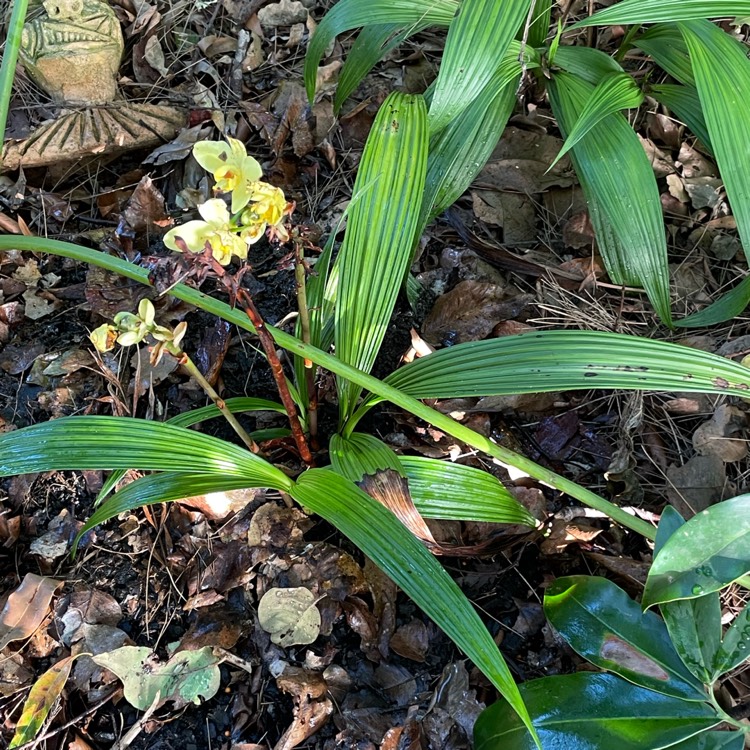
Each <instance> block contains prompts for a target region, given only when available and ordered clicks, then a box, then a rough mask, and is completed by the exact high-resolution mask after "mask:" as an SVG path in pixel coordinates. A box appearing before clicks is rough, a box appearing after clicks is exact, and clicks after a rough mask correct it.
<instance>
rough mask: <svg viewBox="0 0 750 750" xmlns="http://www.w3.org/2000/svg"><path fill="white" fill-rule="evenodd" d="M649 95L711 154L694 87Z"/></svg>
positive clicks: (660, 88) (658, 89) (670, 87)
mask: <svg viewBox="0 0 750 750" xmlns="http://www.w3.org/2000/svg"><path fill="white" fill-rule="evenodd" d="M649 94H651V96H653V97H654V99H656V100H657V101H659V102H660V103H661V104H663V105H664V106H665V107H668V108H669V109H670V110H672V113H673V114H674V115H676V116H677V118H678V119H680V120H682V122H684V123H685V125H687V126H688V128H689V129H690V131H691V132H692V133H693V134H694V135H696V136H698V140H699V141H700V142H701V143H702V144H703V146H704V148H706V149H707V150H708V151H709V152H710V153H713V148H712V146H711V136H710V135H709V134H708V128H707V127H706V118H705V117H703V110H702V109H701V100H700V98H699V97H698V89H696V88H695V86H682V85H680V84H671V83H662V84H656V85H654V86H650V87H649ZM675 325H677V324H675Z"/></svg>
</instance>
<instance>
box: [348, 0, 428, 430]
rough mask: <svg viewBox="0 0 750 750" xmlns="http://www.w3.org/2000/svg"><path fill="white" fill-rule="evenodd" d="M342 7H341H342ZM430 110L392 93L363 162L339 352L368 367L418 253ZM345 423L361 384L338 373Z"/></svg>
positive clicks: (350, 220)
mask: <svg viewBox="0 0 750 750" xmlns="http://www.w3.org/2000/svg"><path fill="white" fill-rule="evenodd" d="M337 7H338V6H337ZM427 144H428V141H427V111H426V107H425V103H424V100H423V99H422V97H421V96H411V95H408V94H398V93H394V94H391V95H390V96H389V97H388V98H387V99H386V100H385V101H384V102H383V104H382V105H381V107H380V110H379V111H378V115H377V117H376V118H375V122H374V123H373V126H372V129H371V131H370V134H369V136H368V138H367V143H366V145H365V150H364V152H363V154H362V160H361V161H360V164H359V170H358V172H357V179H356V181H355V183H354V193H355V194H360V193H363V195H361V196H360V197H359V198H358V200H357V203H356V205H355V206H354V208H352V209H350V211H349V218H348V222H347V227H346V234H345V236H344V242H343V243H342V245H341V249H340V251H339V256H338V258H339V259H338V270H339V279H338V286H337V290H336V309H335V332H336V333H335V341H336V356H337V358H338V359H340V360H341V361H342V362H345V363H347V364H350V365H353V366H354V367H356V368H358V369H360V370H364V371H365V372H369V371H370V369H371V368H372V366H373V364H374V362H375V358H376V357H377V354H378V351H379V350H380V344H381V343H382V341H383V337H384V336H385V332H386V330H387V329H388V324H389V322H390V319H391V313H392V311H393V306H394V305H395V302H396V297H397V296H398V292H399V289H400V288H401V284H402V283H403V280H404V277H405V275H406V272H407V270H408V268H409V265H410V263H411V258H412V249H413V247H414V242H415V237H416V231H417V226H418V222H419V214H420V207H421V201H422V192H423V190H424V181H425V172H426V168H427ZM337 385H338V393H339V410H340V413H341V420H342V424H343V423H345V422H346V420H347V418H348V417H349V416H350V415H351V413H352V412H353V411H354V409H355V407H356V403H357V400H358V398H359V394H360V393H361V390H362V389H361V388H360V387H359V386H357V385H356V384H355V383H352V382H351V380H344V379H342V378H339V379H338V380H337Z"/></svg>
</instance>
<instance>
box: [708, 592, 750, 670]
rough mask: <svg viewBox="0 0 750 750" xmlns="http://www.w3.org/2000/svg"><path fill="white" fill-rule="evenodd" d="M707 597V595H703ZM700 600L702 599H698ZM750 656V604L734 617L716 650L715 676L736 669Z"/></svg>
mask: <svg viewBox="0 0 750 750" xmlns="http://www.w3.org/2000/svg"><path fill="white" fill-rule="evenodd" d="M702 598H705V597H702ZM698 601H700V599H699V600H698ZM748 658H750V605H746V606H745V608H744V609H743V610H742V611H741V612H740V613H739V614H738V615H737V617H735V618H734V621H733V622H732V624H731V625H730V626H729V629H728V630H727V632H726V633H725V634H724V639H723V640H722V642H721V645H720V647H719V648H718V649H717V651H716V655H715V658H714V663H713V665H712V666H713V675H712V676H713V678H714V679H717V678H718V677H720V676H721V675H723V674H726V673H727V672H731V671H732V670H733V669H736V668H737V667H739V666H740V664H742V663H744V662H746V661H747V660H748Z"/></svg>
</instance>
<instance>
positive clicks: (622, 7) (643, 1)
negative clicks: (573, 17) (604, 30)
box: [570, 0, 750, 29]
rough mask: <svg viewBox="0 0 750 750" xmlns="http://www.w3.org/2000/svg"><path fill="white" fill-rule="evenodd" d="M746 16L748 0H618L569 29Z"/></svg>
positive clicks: (748, 7)
mask: <svg viewBox="0 0 750 750" xmlns="http://www.w3.org/2000/svg"><path fill="white" fill-rule="evenodd" d="M747 15H750V0H622V2H620V3H615V5H613V6H611V7H610V8H605V9H604V10H600V11H599V12H598V13H594V15H593V16H589V17H588V18H584V19H583V21H579V22H578V23H576V24H573V26H571V27H570V28H571V29H580V28H583V27H584V26H610V25H619V24H623V25H629V24H634V23H637V24H641V23H661V22H662V21H690V20H693V19H700V18H731V17H732V16H747Z"/></svg>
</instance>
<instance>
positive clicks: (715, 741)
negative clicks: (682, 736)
mask: <svg viewBox="0 0 750 750" xmlns="http://www.w3.org/2000/svg"><path fill="white" fill-rule="evenodd" d="M744 747H745V734H744V732H701V733H700V734H697V735H695V737H691V738H690V739H689V740H684V741H683V742H678V743H677V744H676V745H670V746H669V750H742V749H743V748H744Z"/></svg>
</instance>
